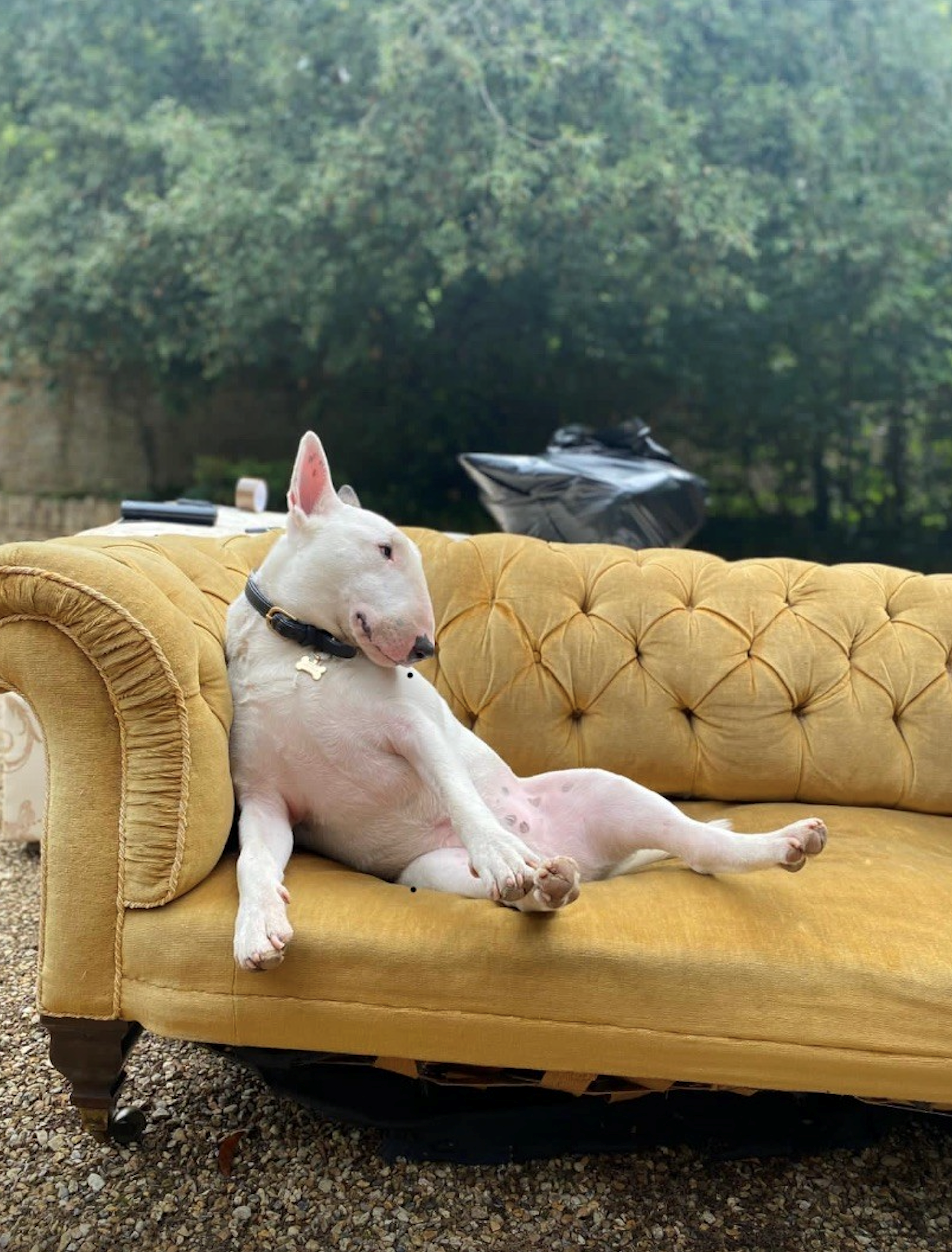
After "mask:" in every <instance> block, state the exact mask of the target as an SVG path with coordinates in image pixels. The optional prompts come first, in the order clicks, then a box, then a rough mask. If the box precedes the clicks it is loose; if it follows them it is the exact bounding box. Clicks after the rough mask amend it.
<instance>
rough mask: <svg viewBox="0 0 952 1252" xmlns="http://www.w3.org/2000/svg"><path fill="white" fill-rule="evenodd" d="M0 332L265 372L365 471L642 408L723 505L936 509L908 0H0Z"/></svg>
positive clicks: (938, 305)
mask: <svg viewBox="0 0 952 1252" xmlns="http://www.w3.org/2000/svg"><path fill="white" fill-rule="evenodd" d="M4 10H5V11H4V17H3V20H2V22H0V258H2V270H0V349H2V351H4V352H5V353H6V354H7V356H8V357H9V358H10V359H11V360H14V359H16V358H17V357H19V356H22V355H26V356H34V357H37V356H39V357H41V358H43V359H45V360H49V361H52V362H57V361H59V362H69V361H70V360H72V359H75V357H76V356H77V355H81V356H83V357H85V358H91V359H92V360H94V361H97V362H99V363H100V364H101V365H102V367H103V368H107V369H117V368H120V367H123V368H126V367H130V366H131V367H133V368H137V369H141V370H145V371H150V372H151V373H153V374H154V375H155V376H156V377H158V378H161V379H164V380H166V382H167V383H169V384H172V383H174V384H175V385H176V386H187V387H190V388H199V387H202V386H207V385H209V382H210V380H214V379H215V378H217V377H220V376H223V375H228V374H229V373H234V372H235V371H239V370H240V371H243V372H245V373H248V372H249V371H250V372H251V374H254V373H255V372H256V373H257V375H258V376H259V377H261V378H268V379H272V380H273V379H274V378H276V377H277V378H287V379H290V380H294V385H295V386H296V387H297V388H298V389H299V393H300V395H301V398H302V399H301V420H302V422H303V421H310V422H312V423H314V424H315V425H316V426H317V427H318V428H319V429H321V430H322V432H323V433H325V435H326V436H327V438H328V442H329V444H330V446H331V450H332V453H334V455H335V457H336V459H337V461H338V463H340V462H343V465H344V468H345V470H346V471H347V473H348V474H352V475H353V476H354V478H355V479H357V480H358V483H359V485H362V486H364V488H365V491H364V494H365V496H366V497H367V498H369V499H370V501H371V502H374V503H377V504H378V505H379V506H380V507H388V508H394V510H395V511H396V512H398V514H399V515H400V516H401V517H404V518H408V519H409V518H412V517H414V516H416V517H418V518H422V517H427V518H428V519H429V520H434V521H441V522H446V521H451V520H453V515H454V509H455V510H457V518H458V516H459V515H458V506H455V505H454V504H453V501H452V498H451V497H452V493H453V492H454V491H456V490H458V487H459V480H458V479H457V477H456V474H455V470H454V465H453V457H454V454H455V452H457V451H460V450H465V449H467V448H470V449H478V448H482V449H499V450H503V449H507V448H508V449H513V448H518V449H521V450H527V451H532V450H535V449H536V448H537V447H539V446H540V445H541V444H542V442H543V441H544V439H545V437H546V435H547V434H548V432H549V431H550V430H551V429H552V428H553V427H554V426H556V425H558V424H559V423H561V422H564V421H578V420H582V421H590V422H596V423H604V422H610V421H612V420H615V419H617V418H619V417H623V416H626V415H629V414H630V413H632V412H638V413H640V414H641V415H643V416H645V417H647V418H648V419H649V420H651V421H652V422H653V423H654V425H655V429H656V431H657V433H658V434H659V435H660V436H661V437H662V438H663V439H665V440H671V439H672V438H675V437H677V438H678V439H679V441H682V442H684V443H685V444H686V445H687V446H689V447H691V449H692V452H691V456H692V464H694V465H696V466H697V467H698V468H701V469H703V470H705V471H706V472H707V473H708V475H709V477H710V479H711V481H712V484H713V486H714V489H715V505H716V507H717V509H718V510H719V511H720V512H721V513H722V514H731V513H733V514H739V515H744V514H750V515H756V514H762V513H763V512H765V511H766V512H772V513H774V514H776V515H778V517H781V518H788V517H791V516H796V515H805V516H808V517H809V518H810V519H811V522H812V524H813V525H814V526H815V527H818V528H821V529H822V528H823V527H824V526H828V525H831V524H834V523H835V524H837V525H841V526H842V525H848V526H851V527H853V528H854V529H857V528H862V527H863V526H869V525H870V524H872V523H890V524H895V525H898V524H900V523H902V522H903V521H908V520H909V519H919V520H922V519H925V520H926V521H931V522H932V523H934V524H935V525H944V524H945V518H946V515H947V514H949V513H952V498H950V497H952V487H950V482H952V473H950V471H952V430H950V429H949V423H948V418H947V412H948V401H949V397H950V394H952V322H950V319H949V308H950V307H952V302H950V298H949V297H950V295H952V291H950V286H952V282H950V253H949V249H950V225H952V223H950V215H952V195H950V176H949V171H950V169H952V107H950V106H952V101H950V98H949V97H950V83H952V74H950V71H952V22H950V15H949V6H948V4H946V3H939V2H938V0H904V3H902V4H899V3H896V2H895V0H797V3H796V4H791V3H789V2H788V0H591V2H590V3H587V4H583V3H582V0H505V2H503V0H465V2H463V3H436V0H392V2H387V0H150V3H148V4H146V3H144V2H143V0H6V4H5V6H4Z"/></svg>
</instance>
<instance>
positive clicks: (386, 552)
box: [377, 543, 393, 561]
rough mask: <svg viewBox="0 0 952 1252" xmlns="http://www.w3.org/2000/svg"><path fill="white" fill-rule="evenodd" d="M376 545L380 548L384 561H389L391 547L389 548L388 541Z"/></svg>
mask: <svg viewBox="0 0 952 1252" xmlns="http://www.w3.org/2000/svg"><path fill="white" fill-rule="evenodd" d="M377 546H378V547H379V548H380V555H381V556H382V557H383V559H384V560H385V561H390V560H392V559H393V548H391V546H390V544H389V543H381V544H378V545H377Z"/></svg>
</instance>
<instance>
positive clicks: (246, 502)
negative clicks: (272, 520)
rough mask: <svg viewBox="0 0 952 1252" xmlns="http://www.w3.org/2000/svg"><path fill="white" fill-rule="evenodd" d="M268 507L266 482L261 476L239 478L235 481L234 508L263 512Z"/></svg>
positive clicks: (250, 511)
mask: <svg viewBox="0 0 952 1252" xmlns="http://www.w3.org/2000/svg"><path fill="white" fill-rule="evenodd" d="M267 507H268V484H267V483H266V482H265V481H264V479H263V478H239V479H238V481H237V483H235V508H237V509H246V510H247V511H248V512H249V513H263V512H264V511H265V509H266V508H267Z"/></svg>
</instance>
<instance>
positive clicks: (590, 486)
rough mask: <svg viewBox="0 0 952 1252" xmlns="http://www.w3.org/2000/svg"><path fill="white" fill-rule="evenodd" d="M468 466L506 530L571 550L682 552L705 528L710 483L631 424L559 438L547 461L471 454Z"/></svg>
mask: <svg viewBox="0 0 952 1252" xmlns="http://www.w3.org/2000/svg"><path fill="white" fill-rule="evenodd" d="M459 460H460V464H461V465H462V466H463V468H464V469H465V470H466V472H467V474H469V476H470V478H472V480H473V481H474V482H475V483H476V485H477V486H478V488H479V497H480V500H481V501H482V503H483V505H484V506H485V508H486V509H487V511H488V512H489V513H490V515H491V516H492V517H493V518H494V519H495V521H496V522H498V524H499V525H500V527H501V528H502V529H503V530H505V531H509V532H510V533H513V534H520V535H535V536H536V537H537V538H539V539H556V540H561V541H563V542H567V543H618V544H623V545H625V546H626V547H629V548H668V547H681V546H682V545H684V544H686V543H687V542H688V540H689V539H690V538H691V536H692V535H694V534H695V533H696V532H697V531H698V530H699V529H700V527H701V525H702V523H703V522H704V516H705V483H704V480H703V479H701V478H699V477H698V476H697V475H696V474H692V473H690V472H689V471H688V470H686V469H683V468H682V467H681V466H680V465H678V464H677V462H676V461H675V460H674V458H673V457H672V456H671V454H670V453H669V452H668V451H667V450H666V449H665V448H662V447H661V445H660V444H658V443H656V442H655V441H654V440H653V439H652V438H651V433H650V431H649V429H648V427H647V426H646V425H645V424H644V423H643V422H640V421H637V420H635V421H630V422H626V423H624V424H623V425H622V426H620V427H618V428H616V429H614V430H600V431H593V430H591V429H590V428H589V427H587V426H565V427H562V428H561V429H560V430H557V431H556V432H555V434H554V435H553V436H552V439H551V440H550V442H549V446H548V447H547V448H546V450H545V452H544V453H543V454H542V455H539V456H523V455H506V454H502V453H492V452H467V453H464V454H463V455H461V456H460V458H459Z"/></svg>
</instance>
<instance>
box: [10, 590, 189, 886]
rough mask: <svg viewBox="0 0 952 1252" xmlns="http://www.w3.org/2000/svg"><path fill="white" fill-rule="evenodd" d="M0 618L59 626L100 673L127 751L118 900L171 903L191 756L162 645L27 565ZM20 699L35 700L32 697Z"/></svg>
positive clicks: (114, 608)
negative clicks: (119, 895) (160, 887)
mask: <svg viewBox="0 0 952 1252" xmlns="http://www.w3.org/2000/svg"><path fill="white" fill-rule="evenodd" d="M0 614H2V621H0V625H5V624H8V623H12V622H14V621H30V620H32V621H40V622H46V623H48V624H49V625H51V626H53V627H55V628H56V629H57V630H59V631H60V632H62V633H63V634H65V635H67V636H68V637H69V638H70V639H71V640H72V642H73V643H74V644H75V646H76V647H77V648H79V649H80V650H81V651H82V652H83V654H84V655H85V656H86V657H87V658H88V660H89V661H90V663H91V664H92V665H93V666H94V667H95V669H96V670H97V672H98V673H99V675H100V676H101V678H102V681H103V684H104V686H105V688H106V691H107V693H108V697H109V700H110V702H111V704H112V708H113V710H114V712H115V716H116V721H117V724H118V727H119V735H120V744H121V754H122V793H121V796H120V797H119V832H118V837H119V857H120V865H119V873H120V892H121V897H122V902H123V903H124V904H125V906H126V907H128V908H154V907H157V906H159V905H162V904H166V903H168V901H169V900H172V899H173V898H174V897H175V895H176V894H177V891H178V887H179V878H180V874H181V869H182V862H183V858H184V852H185V831H186V818H187V810H188V798H189V774H190V769H191V752H190V744H189V718H188V709H187V706H186V699H185V695H184V692H183V690H182V687H181V684H180V683H179V681H178V679H177V678H176V676H175V673H174V672H173V670H172V667H171V665H170V664H169V661H168V659H167V658H166V656H165V654H164V652H163V650H162V648H161V646H160V645H159V642H158V640H157V639H156V637H155V636H154V635H153V634H152V632H151V631H150V630H149V629H148V628H147V627H146V626H144V625H143V624H142V623H141V622H140V621H137V620H136V618H135V617H134V616H133V615H132V614H131V613H130V612H129V611H128V610H127V609H125V608H123V606H122V605H121V604H118V603H116V601H114V600H112V599H110V598H109V597H108V596H106V595H103V594H102V593H101V592H99V591H96V590H95V589H94V588H92V587H89V586H86V585H84V584H82V583H79V582H76V581H74V580H72V579H70V578H67V577H65V576H64V575H62V574H59V573H56V572H54V571H51V570H45V569H38V568H33V567H29V566H8V567H7V568H6V569H4V570H3V571H2V577H0ZM21 694H22V695H23V696H24V697H25V698H26V699H27V700H29V698H30V692H28V691H24V692H21ZM156 884H161V886H162V887H163V888H164V889H159V887H157V886H156Z"/></svg>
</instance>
